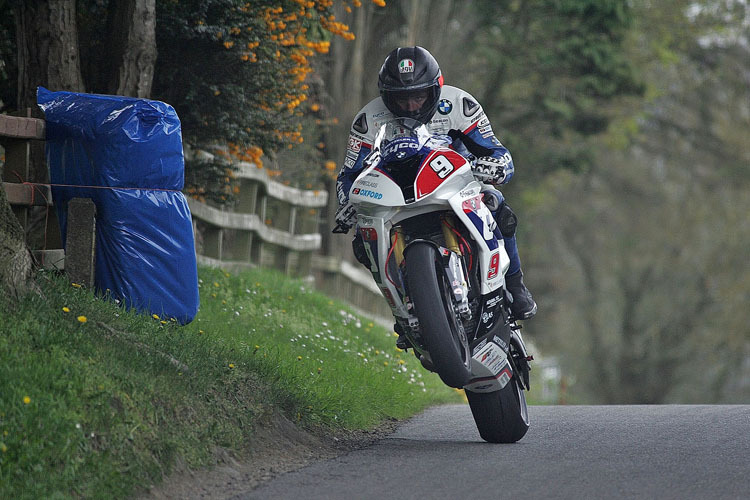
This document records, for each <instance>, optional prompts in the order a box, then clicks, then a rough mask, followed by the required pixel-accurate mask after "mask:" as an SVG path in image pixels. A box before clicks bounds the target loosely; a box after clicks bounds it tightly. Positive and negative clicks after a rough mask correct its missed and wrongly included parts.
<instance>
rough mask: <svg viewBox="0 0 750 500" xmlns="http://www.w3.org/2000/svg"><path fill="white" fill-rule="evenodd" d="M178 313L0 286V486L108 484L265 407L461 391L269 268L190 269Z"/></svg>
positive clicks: (46, 489)
mask: <svg viewBox="0 0 750 500" xmlns="http://www.w3.org/2000/svg"><path fill="white" fill-rule="evenodd" d="M200 278H201V310H200V313H199V314H198V316H197V317H196V319H195V320H194V321H193V322H192V323H191V324H189V325H187V326H182V327H181V326H179V325H178V324H177V323H175V322H174V321H171V320H170V319H169V318H158V317H151V316H147V315H139V314H135V313H133V312H130V311H125V310H123V309H122V308H121V307H119V306H118V305H117V304H115V303H114V302H112V301H107V300H101V299H97V298H96V297H94V295H93V294H92V293H91V292H90V291H87V290H85V289H81V288H77V287H74V286H71V285H70V284H69V283H67V282H66V281H65V279H64V278H62V277H59V276H55V275H51V274H40V275H39V279H38V281H39V283H40V286H41V287H42V290H43V296H41V297H40V296H29V297H27V298H25V299H24V300H22V301H21V302H19V303H10V302H7V301H6V300H5V299H0V498H68V497H81V496H82V497H87V498H123V497H129V496H132V495H133V494H136V493H138V492H143V491H144V487H146V486H148V485H151V484H156V483H158V482H159V481H160V480H161V479H162V478H163V477H164V476H165V475H166V474H168V473H169V472H170V471H171V470H172V469H173V467H174V465H175V464H176V463H178V462H179V463H182V464H185V465H187V466H188V467H191V468H198V467H202V466H205V465H209V464H212V463H213V461H214V453H215V450H216V449H217V448H222V449H228V450H232V451H233V452H235V453H237V455H239V456H242V454H243V453H244V452H245V451H246V450H248V449H249V448H251V447H252V442H253V435H254V432H255V431H256V430H257V428H258V425H259V424H260V423H262V422H263V421H264V419H266V420H267V419H268V418H269V416H270V415H273V414H274V413H276V412H281V414H283V415H285V416H286V418H288V419H290V420H292V421H295V422H297V423H298V425H300V426H302V427H306V428H317V429H320V428H327V429H330V430H332V431H336V430H341V429H345V430H353V429H366V428H372V427H373V426H376V425H377V424H378V423H380V422H382V421H384V420H385V419H390V418H398V419H400V418H405V417H408V416H411V415H413V414H415V413H417V412H419V411H420V410H422V409H424V408H425V407H427V406H429V405H432V404H436V403H442V402H458V401H461V399H460V396H459V395H458V394H457V393H456V392H454V391H452V390H450V389H448V388H446V387H445V386H443V385H442V383H441V382H440V380H439V379H438V378H437V376H436V375H434V374H430V373H428V372H426V371H424V370H423V369H422V367H421V366H420V365H419V363H418V362H417V360H416V359H415V358H414V357H413V355H412V354H411V353H405V352H399V351H397V350H396V348H395V344H394V340H395V339H394V338H393V336H392V332H389V331H387V330H386V329H384V328H382V327H379V326H377V325H375V324H373V323H371V322H369V321H368V320H367V319H363V318H360V317H358V316H356V315H353V314H352V313H351V312H350V311H349V309H348V308H347V307H346V306H345V305H343V304H341V303H339V302H337V301H334V300H331V299H329V298H328V297H326V296H324V295H321V294H319V293H317V292H315V291H313V290H311V289H310V287H309V286H307V285H305V284H304V283H303V282H301V281H295V280H290V279H288V278H286V277H284V276H282V275H280V274H278V273H276V272H274V271H269V270H253V271H248V272H245V273H242V274H240V275H230V274H228V273H225V272H223V271H220V270H214V269H207V268H204V269H201V270H200Z"/></svg>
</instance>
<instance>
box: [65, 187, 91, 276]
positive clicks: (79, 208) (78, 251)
mask: <svg viewBox="0 0 750 500" xmlns="http://www.w3.org/2000/svg"><path fill="white" fill-rule="evenodd" d="M95 249H96V205H94V202H93V201H91V199H90V198H72V199H71V200H70V201H69V202H68V233H67V235H66V237H65V273H66V274H67V275H68V279H69V280H70V282H71V283H78V284H80V285H85V286H87V287H93V286H94V263H95V253H94V252H95Z"/></svg>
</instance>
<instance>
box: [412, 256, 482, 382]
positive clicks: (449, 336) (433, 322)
mask: <svg viewBox="0 0 750 500" xmlns="http://www.w3.org/2000/svg"><path fill="white" fill-rule="evenodd" d="M404 258H405V260H406V284H407V286H408V287H409V296H410V298H411V301H412V303H413V304H414V310H415V314H416V316H417V318H418V319H419V326H420V329H421V331H422V335H423V337H424V339H425V342H426V344H427V350H428V351H429V352H430V358H431V359H432V363H433V365H434V366H435V371H437V373H438V375H439V376H440V378H441V379H442V381H443V383H445V384H446V385H448V386H450V387H456V388H461V387H463V386H464V385H466V383H467V382H468V381H469V378H470V373H469V363H470V361H471V357H470V356H468V348H466V349H465V348H463V347H462V343H461V341H460V340H459V338H458V335H459V333H458V331H457V327H456V325H455V321H456V320H455V315H451V314H450V312H449V309H448V308H452V307H453V304H452V302H451V300H450V297H449V295H448V294H449V293H450V290H449V289H448V290H446V289H445V287H446V284H445V279H444V277H443V272H442V269H440V268H439V265H440V257H439V255H438V252H437V250H436V249H435V247H434V246H432V245H431V244H429V243H424V242H417V243H413V244H412V245H411V246H409V248H408V249H407V251H406V255H405V256H404ZM446 292H447V293H446Z"/></svg>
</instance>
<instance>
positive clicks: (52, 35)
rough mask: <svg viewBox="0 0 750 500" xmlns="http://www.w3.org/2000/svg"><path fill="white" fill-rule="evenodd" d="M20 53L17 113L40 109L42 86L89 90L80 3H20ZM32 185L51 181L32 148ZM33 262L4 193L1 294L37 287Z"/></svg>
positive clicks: (39, 222) (38, 223)
mask: <svg viewBox="0 0 750 500" xmlns="http://www.w3.org/2000/svg"><path fill="white" fill-rule="evenodd" d="M13 14H14V17H15V21H16V27H17V30H16V43H17V49H18V103H17V105H18V109H19V110H23V109H25V108H31V109H34V110H36V109H38V108H37V104H36V91H37V87H39V86H40V85H41V86H45V87H48V88H50V89H51V90H70V91H77V92H82V91H84V85H83V77H82V76H81V64H80V57H79V54H78V28H77V25H76V2H75V0H26V1H23V2H15V3H14V8H13ZM30 155H31V156H30V165H29V171H28V172H26V178H25V179H23V180H25V181H28V182H41V183H44V182H47V181H48V173H47V167H46V164H45V161H44V151H43V149H42V148H38V147H32V148H31V149H30ZM38 212H39V211H36V212H34V211H32V213H31V215H30V217H29V221H28V223H27V224H28V225H27V228H26V229H27V231H31V232H33V233H34V234H39V233H42V232H43V231H44V229H43V227H44V226H43V222H44V217H43V214H42V216H41V217H38V216H37V215H38ZM31 270H32V258H31V255H30V254H29V251H28V249H27V247H26V240H25V238H24V231H23V229H22V228H21V226H20V224H19V223H18V219H16V216H15V215H14V214H13V211H12V210H11V208H10V205H9V204H8V200H7V198H6V196H5V191H4V190H3V189H1V188H0V287H1V288H0V293H3V292H5V293H8V294H10V295H11V296H14V297H18V296H20V295H23V294H25V293H26V292H27V291H29V290H34V289H36V287H35V286H34V284H33V281H31V279H30V277H31Z"/></svg>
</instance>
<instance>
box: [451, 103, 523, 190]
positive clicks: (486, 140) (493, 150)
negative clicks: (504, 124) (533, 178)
mask: <svg viewBox="0 0 750 500" xmlns="http://www.w3.org/2000/svg"><path fill="white" fill-rule="evenodd" d="M483 120H486V123H487V124H486V125H485V127H478V126H477V123H481V122H482V121H483ZM448 135H450V137H451V139H453V140H454V141H455V140H460V141H461V143H462V144H463V145H464V146H465V147H466V149H468V150H469V152H470V153H471V154H473V155H474V156H476V157H478V158H481V157H487V156H491V157H492V158H497V159H498V160H500V161H501V162H502V164H503V170H504V171H505V175H504V178H503V182H502V183H503V184H506V183H507V182H508V181H509V180H510V179H511V177H513V172H514V170H515V167H514V165H513V158H512V157H511V155H510V151H508V148H506V147H505V146H503V145H502V144H501V143H500V141H499V140H498V139H497V137H495V134H494V133H493V132H492V128H491V126H490V125H489V120H487V118H483V119H482V120H479V122H475V123H473V124H472V125H471V126H470V127H468V128H467V129H466V130H464V131H460V130H451V131H450V132H448Z"/></svg>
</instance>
